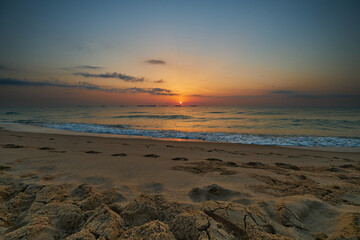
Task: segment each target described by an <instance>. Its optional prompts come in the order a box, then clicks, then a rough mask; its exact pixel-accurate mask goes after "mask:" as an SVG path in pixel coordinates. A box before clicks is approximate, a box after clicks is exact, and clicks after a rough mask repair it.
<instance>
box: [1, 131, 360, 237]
mask: <svg viewBox="0 0 360 240" xmlns="http://www.w3.org/2000/svg"><path fill="white" fill-rule="evenodd" d="M22 130H23V129H22ZM63 133H65V132H63ZM0 239H72V240H74V239H360V153H359V152H349V151H347V152H335V151H319V150H309V149H295V148H282V147H274V146H255V145H242V144H225V143H209V142H189V141H159V140H152V139H136V138H115V137H97V136H95V135H94V134H93V135H84V136H82V135H79V134H77V135H75V134H74V135H65V134H57V133H56V132H52V133H50V134H49V133H30V132H16V131H8V130H5V129H0Z"/></svg>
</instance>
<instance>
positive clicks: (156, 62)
mask: <svg viewBox="0 0 360 240" xmlns="http://www.w3.org/2000/svg"><path fill="white" fill-rule="evenodd" d="M146 63H149V64H160V65H164V64H166V62H165V61H163V60H159V59H149V60H147V61H146Z"/></svg>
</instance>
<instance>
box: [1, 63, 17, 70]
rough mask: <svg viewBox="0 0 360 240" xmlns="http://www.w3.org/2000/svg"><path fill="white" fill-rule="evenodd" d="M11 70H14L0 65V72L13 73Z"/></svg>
mask: <svg viewBox="0 0 360 240" xmlns="http://www.w3.org/2000/svg"><path fill="white" fill-rule="evenodd" d="M13 70H15V69H14V68H12V67H9V66H6V65H2V64H0V71H13Z"/></svg>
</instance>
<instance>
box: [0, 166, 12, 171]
mask: <svg viewBox="0 0 360 240" xmlns="http://www.w3.org/2000/svg"><path fill="white" fill-rule="evenodd" d="M10 169H11V166H8V165H0V171H8V170H10Z"/></svg>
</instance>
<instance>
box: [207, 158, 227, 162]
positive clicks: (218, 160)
mask: <svg viewBox="0 0 360 240" xmlns="http://www.w3.org/2000/svg"><path fill="white" fill-rule="evenodd" d="M205 160H208V161H211V162H222V161H223V160H221V159H218V158H207V159H205Z"/></svg>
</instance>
